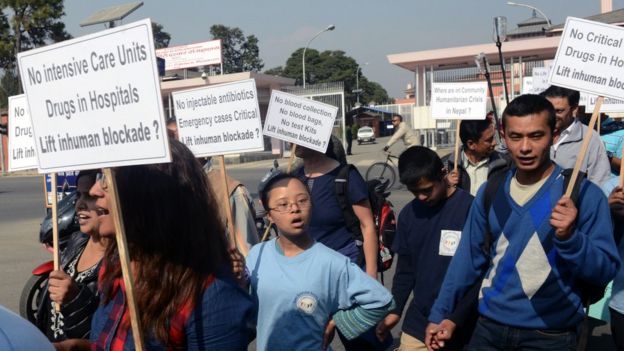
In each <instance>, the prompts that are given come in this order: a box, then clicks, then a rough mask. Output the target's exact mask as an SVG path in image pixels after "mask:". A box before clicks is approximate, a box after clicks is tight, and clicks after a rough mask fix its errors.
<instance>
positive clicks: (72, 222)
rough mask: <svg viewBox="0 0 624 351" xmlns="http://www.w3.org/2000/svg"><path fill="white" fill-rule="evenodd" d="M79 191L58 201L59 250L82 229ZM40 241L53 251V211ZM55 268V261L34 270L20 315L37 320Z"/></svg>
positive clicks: (33, 320)
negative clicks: (79, 212) (78, 203)
mask: <svg viewBox="0 0 624 351" xmlns="http://www.w3.org/2000/svg"><path fill="white" fill-rule="evenodd" d="M77 198H78V194H77V192H75V191H74V192H71V193H69V194H68V195H66V196H64V197H63V198H62V199H61V200H60V201H59V202H58V211H57V212H58V231H59V251H63V249H64V248H65V246H66V245H67V241H68V240H69V238H70V237H71V235H72V233H74V232H76V231H78V230H80V225H79V224H78V219H77V217H76V206H75V205H76V199H77ZM39 242H41V244H43V246H44V248H45V249H46V250H47V251H49V252H50V253H52V252H53V245H52V211H48V214H47V216H46V217H45V218H44V219H43V222H42V223H41V227H40V229H39ZM53 270H54V261H52V260H51V261H48V262H45V263H42V264H40V265H39V266H37V267H36V268H35V269H33V270H32V275H31V277H30V278H29V279H28V281H27V282H26V285H24V288H23V289H22V293H21V295H20V303H19V312H20V315H21V316H22V317H23V318H25V319H28V320H29V321H31V322H32V323H33V324H34V323H36V321H37V311H38V309H39V306H40V302H41V298H42V297H43V295H44V293H45V290H46V289H47V286H48V276H49V275H50V272H52V271H53Z"/></svg>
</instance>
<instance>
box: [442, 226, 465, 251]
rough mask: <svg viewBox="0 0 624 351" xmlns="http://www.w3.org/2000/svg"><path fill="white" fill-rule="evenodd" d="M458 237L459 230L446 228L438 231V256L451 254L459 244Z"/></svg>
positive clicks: (459, 234)
mask: <svg viewBox="0 0 624 351" xmlns="http://www.w3.org/2000/svg"><path fill="white" fill-rule="evenodd" d="M459 239H461V231H459V230H446V229H443V230H442V231H441V232H440V250H439V253H438V254H439V255H440V256H453V255H455V251H457V246H459Z"/></svg>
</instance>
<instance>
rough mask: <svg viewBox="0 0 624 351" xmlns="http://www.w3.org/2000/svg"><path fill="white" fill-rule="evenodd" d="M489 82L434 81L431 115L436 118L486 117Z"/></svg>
mask: <svg viewBox="0 0 624 351" xmlns="http://www.w3.org/2000/svg"><path fill="white" fill-rule="evenodd" d="M487 88H488V87H487V83H486V82H474V83H433V85H432V86H431V92H432V93H431V116H432V117H433V118H434V119H485V115H486V113H487V111H486V104H487Z"/></svg>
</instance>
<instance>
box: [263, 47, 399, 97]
mask: <svg viewBox="0 0 624 351" xmlns="http://www.w3.org/2000/svg"><path fill="white" fill-rule="evenodd" d="M302 56H303V48H300V49H297V50H296V51H295V52H293V53H292V54H291V55H290V57H289V58H288V60H286V65H285V66H284V67H281V66H280V67H274V68H271V69H270V70H268V71H266V72H264V73H266V74H272V75H278V76H281V77H287V78H294V79H295V84H298V85H302V84H303V77H302V72H303V67H302V61H301V59H302ZM305 59H306V62H305V63H306V84H317V83H329V82H343V83H344V87H345V104H346V105H347V106H354V105H355V102H356V101H357V96H356V95H355V94H354V93H353V92H352V91H353V90H354V89H355V88H356V78H355V75H356V72H357V70H358V63H357V61H355V59H353V58H352V57H349V56H347V55H346V54H345V52H344V51H341V50H334V51H329V50H328V51H323V52H319V51H318V50H315V49H307V50H306V56H305ZM359 83H360V84H359V85H360V89H362V90H363V93H362V94H361V95H360V102H361V103H362V104H368V103H369V102H371V101H375V103H377V104H385V103H392V102H393V100H392V99H391V98H390V97H389V96H388V93H387V92H386V90H385V89H384V88H383V87H382V86H381V85H380V84H378V83H375V82H370V81H369V80H368V79H366V77H364V75H362V73H361V71H360V77H359Z"/></svg>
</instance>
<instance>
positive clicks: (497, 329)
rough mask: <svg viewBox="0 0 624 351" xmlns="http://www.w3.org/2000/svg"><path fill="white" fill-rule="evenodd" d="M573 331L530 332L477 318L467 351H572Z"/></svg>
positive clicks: (574, 334)
mask: <svg viewBox="0 0 624 351" xmlns="http://www.w3.org/2000/svg"><path fill="white" fill-rule="evenodd" d="M576 334H577V332H576V331H575V330H532V329H520V328H514V327H510V326H507V325H504V324H500V323H497V322H495V321H493V320H491V319H487V318H485V317H479V321H478V322H477V326H476V328H475V330H474V333H473V334H472V339H471V340H470V344H469V345H468V348H467V349H468V350H478V351H490V350H500V351H511V350H548V351H555V350H561V351H563V350H566V351H568V350H570V351H572V350H574V351H576V343H577V341H576V336H577V335H576Z"/></svg>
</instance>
